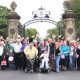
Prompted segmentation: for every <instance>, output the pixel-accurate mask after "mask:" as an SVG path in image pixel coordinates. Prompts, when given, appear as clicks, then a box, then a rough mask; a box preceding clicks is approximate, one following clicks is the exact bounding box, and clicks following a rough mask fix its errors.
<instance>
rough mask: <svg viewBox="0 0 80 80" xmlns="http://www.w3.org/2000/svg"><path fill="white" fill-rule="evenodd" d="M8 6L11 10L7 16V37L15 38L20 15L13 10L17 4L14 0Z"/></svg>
mask: <svg viewBox="0 0 80 80" xmlns="http://www.w3.org/2000/svg"><path fill="white" fill-rule="evenodd" d="M10 6H11V8H12V10H11V12H10V15H9V16H8V37H9V38H16V36H17V35H18V25H19V19H20V16H19V15H18V14H17V13H16V12H15V9H16V7H17V5H16V3H15V2H14V1H13V2H12V3H11V5H10Z"/></svg>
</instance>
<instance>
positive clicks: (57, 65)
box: [55, 56, 60, 72]
mask: <svg viewBox="0 0 80 80" xmlns="http://www.w3.org/2000/svg"><path fill="white" fill-rule="evenodd" d="M55 61H56V72H60V64H59V62H60V56H56V57H55Z"/></svg>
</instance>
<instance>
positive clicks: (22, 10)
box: [0, 0, 64, 36]
mask: <svg viewBox="0 0 80 80" xmlns="http://www.w3.org/2000/svg"><path fill="white" fill-rule="evenodd" d="M12 1H13V0H0V5H3V6H6V7H8V8H10V4H11V2H12ZM14 1H15V2H16V4H17V8H16V12H17V13H18V14H19V15H20V16H21V19H20V21H21V23H22V24H24V23H25V22H27V21H28V20H30V19H31V18H32V12H33V11H36V10H37V9H38V8H40V7H41V6H42V7H43V8H45V10H46V11H50V13H51V17H52V19H53V20H54V21H56V22H58V21H59V20H60V18H61V15H62V14H63V1H64V0H14ZM31 27H32V28H36V29H37V30H38V32H39V33H40V34H41V36H44V35H46V31H47V29H49V28H53V27H55V25H53V24H50V23H45V22H43V23H41V22H40V23H33V24H31V25H29V26H26V28H31Z"/></svg>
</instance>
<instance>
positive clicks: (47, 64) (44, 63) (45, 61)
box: [40, 58, 49, 69]
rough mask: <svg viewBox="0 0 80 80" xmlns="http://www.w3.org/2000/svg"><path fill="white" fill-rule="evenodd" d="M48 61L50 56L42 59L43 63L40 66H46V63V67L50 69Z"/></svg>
mask: <svg viewBox="0 0 80 80" xmlns="http://www.w3.org/2000/svg"><path fill="white" fill-rule="evenodd" d="M48 62H49V59H48V58H46V59H42V63H41V66H40V68H44V65H45V67H46V68H47V69H48V68H49V63H48Z"/></svg>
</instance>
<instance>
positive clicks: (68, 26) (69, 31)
mask: <svg viewBox="0 0 80 80" xmlns="http://www.w3.org/2000/svg"><path fill="white" fill-rule="evenodd" d="M71 1H72V0H68V1H67V2H66V7H67V10H66V11H65V13H64V14H63V19H64V25H65V39H66V40H67V39H69V41H72V40H75V39H76V32H75V15H74V12H73V11H72V5H71Z"/></svg>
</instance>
